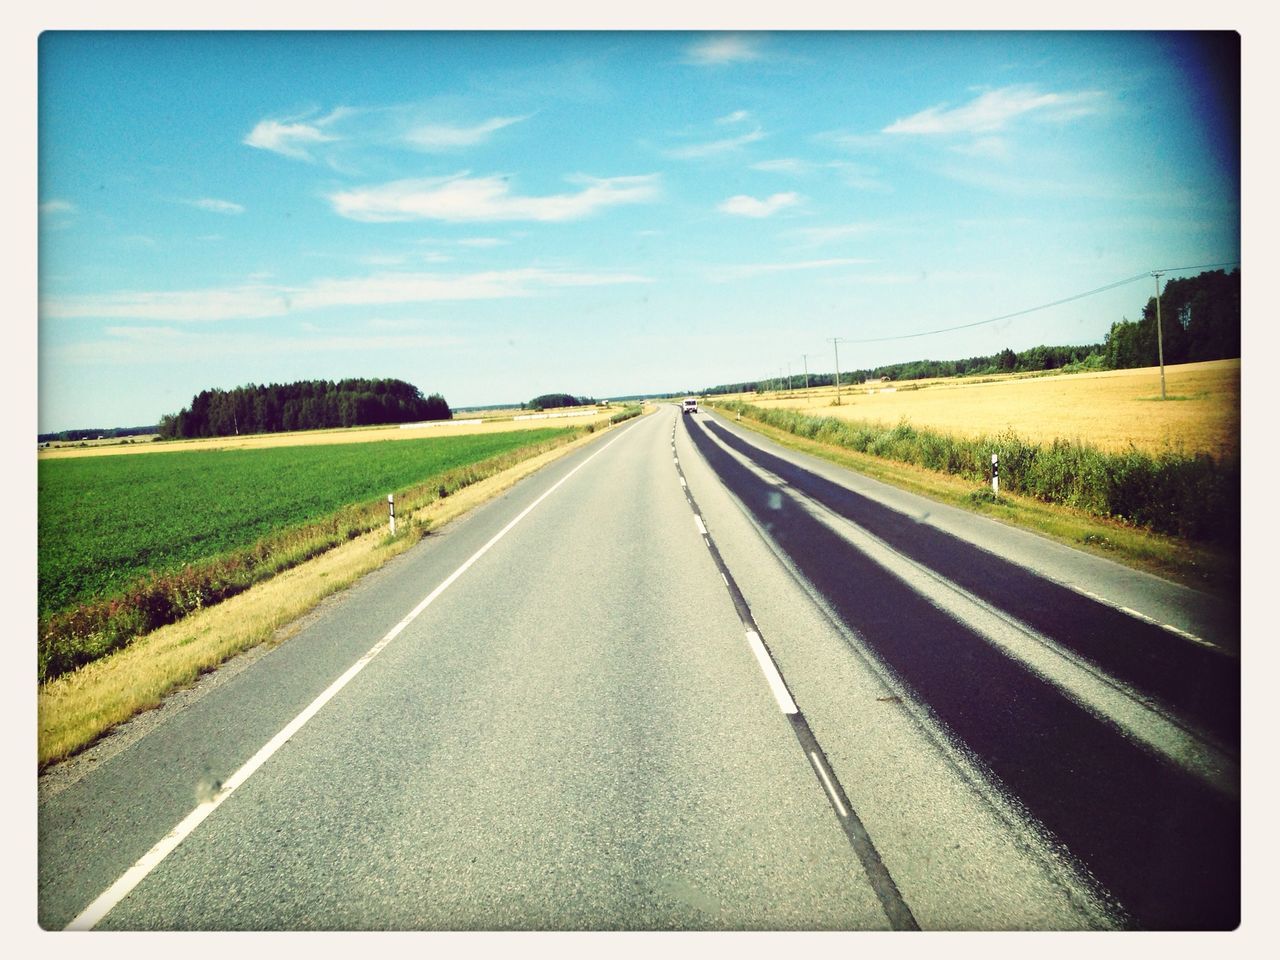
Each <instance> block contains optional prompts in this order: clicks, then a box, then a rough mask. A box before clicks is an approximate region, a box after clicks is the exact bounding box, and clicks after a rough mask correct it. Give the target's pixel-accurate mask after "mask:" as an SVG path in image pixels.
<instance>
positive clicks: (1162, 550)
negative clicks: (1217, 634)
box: [737, 418, 1240, 600]
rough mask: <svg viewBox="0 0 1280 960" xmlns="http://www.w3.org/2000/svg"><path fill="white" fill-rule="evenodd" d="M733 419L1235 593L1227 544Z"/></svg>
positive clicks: (1093, 549) (904, 483)
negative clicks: (994, 495)
mask: <svg viewBox="0 0 1280 960" xmlns="http://www.w3.org/2000/svg"><path fill="white" fill-rule="evenodd" d="M737 422H738V423H739V424H740V425H741V426H744V427H749V428H750V429H752V430H755V431H756V432H758V433H761V434H764V435H765V436H766V437H768V438H769V439H771V440H773V441H774V442H776V443H778V444H780V445H782V446H785V447H790V448H791V449H793V450H799V451H801V452H802V453H808V454H810V455H812V456H816V457H821V458H822V459H824V460H829V461H830V462H832V463H835V464H838V465H840V466H842V467H847V468H849V469H852V470H856V471H858V472H859V473H863V474H865V475H867V476H869V477H872V478H873V479H876V480H880V481H882V482H884V483H889V484H892V485H894V486H896V487H900V488H901V489H903V490H909V491H911V492H912V493H916V494H919V495H921V496H924V497H929V498H931V499H933V500H937V501H939V502H941V503H947V504H950V505H952V506H955V507H961V508H963V509H965V510H972V511H974V512H976V513H981V514H985V515H987V516H989V517H992V518H994V519H996V520H1000V521H1002V522H1004V523H1007V524H1009V525H1011V526H1015V527H1021V528H1022V529H1024V530H1033V531H1035V532H1037V533H1040V534H1042V535H1044V536H1047V537H1050V538H1052V539H1054V540H1057V541H1058V542H1060V543H1065V544H1069V545H1070V546H1073V547H1075V548H1077V549H1079V550H1084V551H1086V552H1088V553H1092V554H1095V555H1097V556H1103V557H1106V558H1108V559H1110V560H1114V561H1116V562H1117V563H1122V564H1125V565H1127V566H1130V567H1133V568H1135V569H1137V570H1143V571H1145V572H1147V573H1152V574H1155V575H1156V576H1159V577H1165V578H1167V579H1171V580H1175V581H1177V582H1178V583H1182V584H1185V585H1186V586H1189V587H1194V588H1196V589H1198V590H1204V591H1207V592H1209V593H1213V594H1215V595H1218V596H1221V597H1223V598H1224V599H1228V600H1229V599H1230V598H1232V597H1238V596H1239V582H1240V558H1239V554H1238V553H1237V552H1235V551H1232V550H1230V549H1224V548H1222V547H1217V546H1214V545H1211V544H1203V543H1191V542H1188V541H1186V540H1184V539H1181V538H1178V537H1171V536H1164V535H1161V534H1158V533H1153V532H1151V531H1148V530H1142V529H1137V528H1135V527H1132V526H1129V525H1127V524H1124V523H1121V522H1118V521H1115V520H1110V519H1106V518H1102V517H1097V516H1092V515H1090V514H1087V513H1085V512H1084V511H1081V510H1075V509H1072V508H1070V507H1065V506H1062V505H1060V504H1049V503H1044V502H1042V501H1040V500H1036V499H1035V498H1033V497H1026V496H1019V495H1017V494H1013V493H1009V492H1007V491H1005V490H1001V494H1000V498H999V500H997V501H994V502H991V501H990V500H988V499H987V498H986V497H985V496H983V495H982V494H984V493H985V492H986V488H985V487H983V488H980V489H979V490H977V491H975V489H974V484H973V482H972V481H970V480H966V479H963V478H960V477H956V476H952V475H950V474H945V473H938V472H936V471H933V470H926V469H924V468H923V467H918V466H914V465H912V464H906V463H897V462H895V461H892V460H886V459H884V458H882V457H876V456H872V455H870V454H866V453H858V452H857V451H853V450H849V449H848V448H845V447H840V446H836V445H833V444H828V443H819V442H817V441H815V440H808V439H805V438H804V437H798V436H796V435H795V434H792V433H788V432H786V431H785V430H779V429H778V428H776V427H772V426H769V425H768V424H764V423H760V422H759V421H756V420H750V419H747V418H743V419H742V420H740V421H737Z"/></svg>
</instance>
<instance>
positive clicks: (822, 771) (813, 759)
mask: <svg viewBox="0 0 1280 960" xmlns="http://www.w3.org/2000/svg"><path fill="white" fill-rule="evenodd" d="M809 762H810V763H812V764H813V769H815V770H817V771H818V776H819V777H821V778H822V785H823V786H824V787H826V789H827V796H829V797H830V798H831V802H832V803H834V804H835V805H836V810H837V811H839V813H840V816H842V817H845V818H846V819H847V818H848V816H849V811H847V810H846V809H845V808H844V804H843V803H841V802H840V798H839V797H838V796H836V788H835V787H833V786H832V785H831V778H830V777H828V776H827V771H826V768H825V767H823V765H822V761H821V760H819V759H818V754H817V753H816V752H815V751H813V750H810V751H809Z"/></svg>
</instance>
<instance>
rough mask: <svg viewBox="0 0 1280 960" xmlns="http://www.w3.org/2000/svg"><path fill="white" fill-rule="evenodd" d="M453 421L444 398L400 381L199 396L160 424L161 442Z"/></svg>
mask: <svg viewBox="0 0 1280 960" xmlns="http://www.w3.org/2000/svg"><path fill="white" fill-rule="evenodd" d="M452 416H453V412H452V411H451V410H450V409H449V404H448V403H446V402H445V399H444V397H442V396H440V395H439V394H438V393H433V394H431V395H430V396H428V397H424V396H423V395H422V391H421V390H419V389H418V388H417V387H415V386H414V385H413V384H411V383H405V382H404V381H403V380H389V379H387V380H368V379H348V380H340V381H338V382H336V383H334V382H331V381H328V380H304V381H300V382H298V383H286V384H278V383H272V384H268V385H261V386H260V385H258V384H253V383H250V384H247V385H246V386H243V387H236V388H235V389H234V390H216V389H215V390H202V391H200V393H198V394H196V396H195V397H194V398H193V399H192V401H191V406H190V407H186V408H184V409H182V410H181V411H179V412H178V413H176V414H166V415H165V416H163V417H161V418H160V427H159V433H160V437H161V439H165V440H169V439H182V438H186V437H226V436H232V435H235V434H240V433H276V432H279V431H282V430H319V429H324V428H330V427H358V426H369V425H373V424H382V423H409V422H414V421H419V420H448V419H450V418H451V417H452Z"/></svg>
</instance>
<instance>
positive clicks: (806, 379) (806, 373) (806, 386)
mask: <svg viewBox="0 0 1280 960" xmlns="http://www.w3.org/2000/svg"><path fill="white" fill-rule="evenodd" d="M800 356H801V357H803V358H804V389H805V391H806V392H808V390H809V355H808V354H807V353H802V354H800Z"/></svg>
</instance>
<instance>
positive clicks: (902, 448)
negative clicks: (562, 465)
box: [716, 401, 1240, 593]
mask: <svg viewBox="0 0 1280 960" xmlns="http://www.w3.org/2000/svg"><path fill="white" fill-rule="evenodd" d="M716 405H717V406H718V407H719V409H720V410H721V411H724V412H726V413H729V414H730V415H735V416H736V415H740V416H741V417H742V422H743V423H744V424H746V425H749V426H752V427H753V428H755V429H758V430H760V431H761V432H763V433H765V434H766V435H768V436H769V437H771V438H772V439H775V440H778V441H779V442H782V443H784V444H786V445H788V446H791V447H793V448H796V449H800V450H803V451H804V452H807V453H812V454H815V455H817V456H821V457H824V458H825V459H828V460H832V461H833V462H837V463H841V464H842V465H844V466H851V467H853V468H855V469H858V470H859V471H861V472H864V473H867V474H868V475H871V476H874V477H876V478H877V479H882V480H885V481H886V482H890V483H895V484H897V485H899V486H904V487H907V488H908V489H913V490H915V491H916V492H920V493H924V494H925V495H928V496H934V497H936V498H938V499H941V500H943V501H944V502H950V503H953V504H955V505H957V506H963V507H966V508H969V509H975V510H978V511H980V512H985V513H991V514H993V515H995V516H998V517H999V518H1000V519H1003V520H1006V521H1008V522H1012V523H1015V524H1018V525H1022V526H1026V527H1029V528H1032V529H1037V530H1040V531H1041V532H1044V533H1047V534H1049V535H1051V536H1055V537H1057V538H1059V539H1063V540H1066V541H1068V542H1072V543H1074V544H1076V545H1078V546H1083V547H1085V548H1088V549H1093V550H1095V551H1097V552H1102V553H1105V554H1107V555H1109V556H1111V557H1112V558H1113V559H1117V560H1125V561H1128V562H1131V563H1133V564H1134V565H1136V566H1139V567H1143V568H1146V569H1148V570H1151V571H1153V572H1157V573H1160V574H1162V575H1165V576H1172V577H1174V578H1175V579H1179V580H1182V581H1183V582H1187V583H1190V584H1193V585H1196V586H1200V587H1202V588H1208V589H1211V590H1213V591H1214V592H1222V593H1230V592H1232V591H1233V590H1234V589H1235V588H1236V586H1237V585H1238V578H1239V544H1240V464H1239V459H1238V458H1227V459H1225V460H1218V459H1215V458H1214V457H1211V456H1209V455H1207V454H1203V453H1198V454H1185V453H1178V452H1173V451H1165V452H1162V453H1157V454H1149V453H1145V452H1142V451H1139V450H1136V449H1131V450H1129V451H1127V452H1122V453H1110V452H1104V451H1100V450H1097V449H1095V448H1093V447H1090V446H1088V445H1086V444H1082V443H1079V442H1068V441H1064V440H1058V441H1055V442H1052V443H1049V444H1036V443H1031V442H1028V441H1027V440H1025V439H1023V438H1022V437H1019V436H1018V435H1017V434H1014V433H1012V432H1004V433H996V434H987V435H979V436H976V437H957V436H954V435H951V434H945V433H939V432H935V431H932V430H927V429H920V428H916V427H913V426H911V425H910V424H908V423H906V422H902V423H899V424H897V425H896V426H885V425H881V424H873V423H859V422H856V421H851V420H848V419H844V418H837V417H833V416H813V415H809V414H805V413H800V412H798V411H795V410H789V409H784V408H778V409H765V408H762V407H759V406H755V405H752V404H748V403H744V402H742V401H719V402H718V403H717V404H716ZM993 453H997V454H999V458H1000V496H999V497H998V498H996V497H993V496H992V493H991V488H990V481H991V455H992V454H993ZM904 468H905V469H904Z"/></svg>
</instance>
